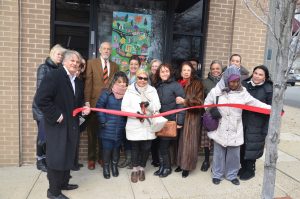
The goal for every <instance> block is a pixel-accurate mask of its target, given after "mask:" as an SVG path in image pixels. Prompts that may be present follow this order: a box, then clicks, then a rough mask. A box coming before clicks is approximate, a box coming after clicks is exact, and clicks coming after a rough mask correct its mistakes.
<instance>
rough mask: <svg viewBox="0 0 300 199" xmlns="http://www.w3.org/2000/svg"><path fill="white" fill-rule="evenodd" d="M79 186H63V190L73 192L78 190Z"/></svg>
mask: <svg viewBox="0 0 300 199" xmlns="http://www.w3.org/2000/svg"><path fill="white" fill-rule="evenodd" d="M78 187H79V186H78V185H77V184H68V185H67V186H63V187H62V188H61V190H73V189H77V188H78Z"/></svg>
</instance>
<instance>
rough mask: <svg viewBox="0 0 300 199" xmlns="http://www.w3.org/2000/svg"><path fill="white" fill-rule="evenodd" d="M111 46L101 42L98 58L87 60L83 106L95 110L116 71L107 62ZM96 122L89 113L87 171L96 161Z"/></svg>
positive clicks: (114, 64) (99, 151)
mask: <svg viewBox="0 0 300 199" xmlns="http://www.w3.org/2000/svg"><path fill="white" fill-rule="evenodd" d="M111 50H112V48H111V44H110V43H109V42H103V43H101V45H100V48H99V52H100V58H97V59H91V60H88V63H87V68H86V79H85V87H84V99H85V105H86V106H89V107H92V108H95V107H96V103H97V100H98V99H99V96H100V95H101V91H102V90H103V88H107V87H108V84H109V82H110V81H111V78H112V77H113V76H114V74H115V73H116V72H117V71H118V66H117V64H116V63H114V62H112V61H110V60H109V57H110V55H111ZM97 127H98V121H97V116H96V114H95V113H91V114H90V116H89V118H88V120H87V133H88V169H90V170H93V169H95V161H96V160H97V141H98V139H97V131H98V128H97ZM98 145H99V148H98V163H99V164H102V158H101V155H102V150H101V148H102V145H101V143H98Z"/></svg>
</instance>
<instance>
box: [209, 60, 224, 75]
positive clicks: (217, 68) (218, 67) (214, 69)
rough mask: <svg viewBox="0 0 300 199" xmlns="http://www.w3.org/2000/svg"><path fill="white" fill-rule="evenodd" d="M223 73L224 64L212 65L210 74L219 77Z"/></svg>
mask: <svg viewBox="0 0 300 199" xmlns="http://www.w3.org/2000/svg"><path fill="white" fill-rule="evenodd" d="M221 73H222V66H221V65H220V64H217V63H215V64H213V65H211V66H210V74H211V75H212V76H213V77H218V76H220V75H221Z"/></svg>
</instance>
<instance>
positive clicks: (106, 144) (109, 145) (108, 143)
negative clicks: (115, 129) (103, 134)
mask: <svg viewBox="0 0 300 199" xmlns="http://www.w3.org/2000/svg"><path fill="white" fill-rule="evenodd" d="M101 140H102V147H103V149H105V150H112V149H115V148H120V145H121V140H118V141H115V140H109V139H103V138H102V139H101Z"/></svg>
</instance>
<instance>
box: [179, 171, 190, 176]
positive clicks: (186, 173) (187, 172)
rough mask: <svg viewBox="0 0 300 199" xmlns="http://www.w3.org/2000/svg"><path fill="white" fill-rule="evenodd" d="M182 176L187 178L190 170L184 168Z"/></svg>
mask: <svg viewBox="0 0 300 199" xmlns="http://www.w3.org/2000/svg"><path fill="white" fill-rule="evenodd" d="M181 175H182V177H183V178H186V177H188V176H189V171H188V170H182V174H181Z"/></svg>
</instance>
